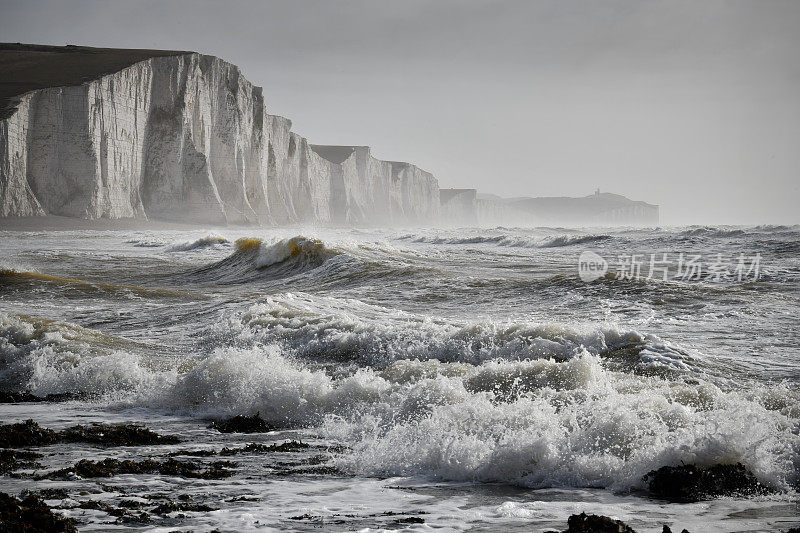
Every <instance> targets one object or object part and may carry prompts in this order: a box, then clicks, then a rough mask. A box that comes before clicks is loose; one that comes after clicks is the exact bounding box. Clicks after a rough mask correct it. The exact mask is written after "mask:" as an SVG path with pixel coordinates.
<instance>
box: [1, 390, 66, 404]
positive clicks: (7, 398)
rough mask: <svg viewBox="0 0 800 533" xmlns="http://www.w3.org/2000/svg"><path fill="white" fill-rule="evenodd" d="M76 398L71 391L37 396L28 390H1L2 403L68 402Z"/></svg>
mask: <svg viewBox="0 0 800 533" xmlns="http://www.w3.org/2000/svg"><path fill="white" fill-rule="evenodd" d="M75 398H76V395H75V394H72V393H69V392H65V393H61V394H48V395H46V396H36V395H35V394H31V393H30V392H28V391H23V392H14V391H7V390H4V391H0V403H34V402H66V401H68V400H73V399H75Z"/></svg>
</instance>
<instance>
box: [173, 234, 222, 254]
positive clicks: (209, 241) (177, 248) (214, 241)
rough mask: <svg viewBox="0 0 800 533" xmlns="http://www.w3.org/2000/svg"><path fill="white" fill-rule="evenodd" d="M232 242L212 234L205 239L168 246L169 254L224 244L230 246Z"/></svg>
mask: <svg viewBox="0 0 800 533" xmlns="http://www.w3.org/2000/svg"><path fill="white" fill-rule="evenodd" d="M229 242H230V241H228V239H226V238H225V237H223V236H221V235H217V234H216V233H211V234H209V235H206V236H205V237H201V238H199V239H197V240H195V241H189V242H181V243H175V244H171V245H169V246H167V251H168V252H188V251H191V250H197V249H199V248H209V247H213V246H219V245H222V244H228V243H229Z"/></svg>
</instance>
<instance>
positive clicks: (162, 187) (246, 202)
mask: <svg viewBox="0 0 800 533" xmlns="http://www.w3.org/2000/svg"><path fill="white" fill-rule="evenodd" d="M4 46H5V48H3V47H4ZM14 46H16V47H17V48H16V53H19V46H23V47H24V46H29V45H0V54H2V52H3V51H4V50H8V49H9V47H14ZM36 48H37V49H42V48H53V49H59V50H63V49H65V48H67V47H36ZM79 50H87V49H82V48H79V47H74V48H73V51H79ZM88 50H98V49H88ZM114 52H115V51H114V50H111V51H109V53H114ZM117 52H121V53H122V52H125V53H128V56H126V57H127V58H128V59H126V60H127V61H128V62H129V63H130V64H129V65H128V66H122V68H119V70H114V71H113V72H102V73H101V74H99V75H97V76H96V77H92V76H91V73H89V74H88V75H87V74H86V73H83V75H82V76H81V79H83V78H86V79H83V81H82V82H81V83H80V84H67V85H63V86H54V87H46V88H39V89H33V90H30V91H28V92H25V93H23V94H21V95H19V96H18V97H16V98H13V99H12V104H13V105H11V106H10V107H8V108H7V110H6V112H5V113H4V114H3V115H0V116H5V118H2V119H0V216H4V217H7V216H36V215H61V216H69V217H78V218H85V219H97V218H142V219H144V218H149V219H155V220H169V221H180V222H198V223H215V224H217V223H219V224H224V223H237V224H238V223H245V224H247V223H254V224H292V223H322V224H418V223H426V222H430V221H433V220H435V219H436V218H437V216H438V213H439V188H438V182H437V180H436V179H435V178H434V177H433V176H432V175H431V174H430V173H428V172H425V171H423V170H421V169H419V168H417V167H415V166H414V165H411V164H409V163H401V162H393V161H381V160H378V159H376V158H374V157H372V155H371V153H370V150H369V148H368V147H365V146H333V147H332V146H320V145H311V144H309V142H308V141H307V140H306V139H305V138H303V137H301V136H299V135H297V134H296V133H294V132H292V131H291V125H292V124H291V121H290V120H288V119H286V118H283V117H280V116H277V115H272V114H269V113H267V110H266V109H265V105H264V98H263V95H262V92H261V88H260V87H256V86H254V85H252V84H251V83H250V82H249V81H247V80H246V79H245V78H244V76H243V75H242V74H241V72H240V70H239V68H238V67H236V66H235V65H232V64H230V63H228V62H226V61H223V60H221V59H219V58H217V57H212V56H206V55H202V54H198V53H194V52H163V51H155V52H154V53H153V54H152V56H149V57H146V58H145V59H141V57H140V56H137V55H136V54H133V53H132V52H136V53H139V54H142V55H144V56H147V55H148V51H130V50H121V51H117ZM2 65H3V64H2V61H0V67H2ZM120 66H121V65H119V64H114V65H112V66H111V67H109V66H108V62H106V63H103V68H106V69H109V68H112V69H113V68H116V67H120ZM59 81H60V82H61V83H65V80H64V79H61V80H59ZM69 81H70V80H69V79H67V80H66V83H69ZM8 82H9V80H7V79H6V80H4V81H3V83H8ZM12 82H13V80H12Z"/></svg>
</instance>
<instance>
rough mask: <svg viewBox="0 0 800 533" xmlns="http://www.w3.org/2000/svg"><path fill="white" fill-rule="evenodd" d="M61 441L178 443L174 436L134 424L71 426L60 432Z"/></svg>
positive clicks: (103, 443)
mask: <svg viewBox="0 0 800 533" xmlns="http://www.w3.org/2000/svg"><path fill="white" fill-rule="evenodd" d="M61 439H62V440H63V441H64V442H88V443H89V444H102V445H104V446H145V445H148V444H177V443H179V442H180V439H179V438H178V437H176V436H175V435H159V434H158V433H156V432H155V431H151V430H149V429H147V428H146V427H144V426H139V425H136V424H117V425H107V424H92V425H90V426H80V425H79V426H73V427H71V428H68V429H65V430H64V431H62V432H61Z"/></svg>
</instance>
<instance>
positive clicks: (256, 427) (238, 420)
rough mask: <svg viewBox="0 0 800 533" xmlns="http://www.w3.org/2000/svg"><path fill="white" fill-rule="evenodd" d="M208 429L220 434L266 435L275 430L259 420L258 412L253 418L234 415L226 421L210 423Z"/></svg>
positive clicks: (262, 420) (264, 421)
mask: <svg viewBox="0 0 800 533" xmlns="http://www.w3.org/2000/svg"><path fill="white" fill-rule="evenodd" d="M208 427H209V428H210V429H216V430H217V431H219V432H220V433H266V432H268V431H274V430H275V428H274V427H272V426H271V425H270V424H269V423H267V421H266V420H264V419H263V418H261V413H260V412H259V413H256V414H254V415H253V416H244V415H236V416H234V417H232V418H228V419H227V420H219V421H216V422H212V423H211V424H210V425H209V426H208Z"/></svg>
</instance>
